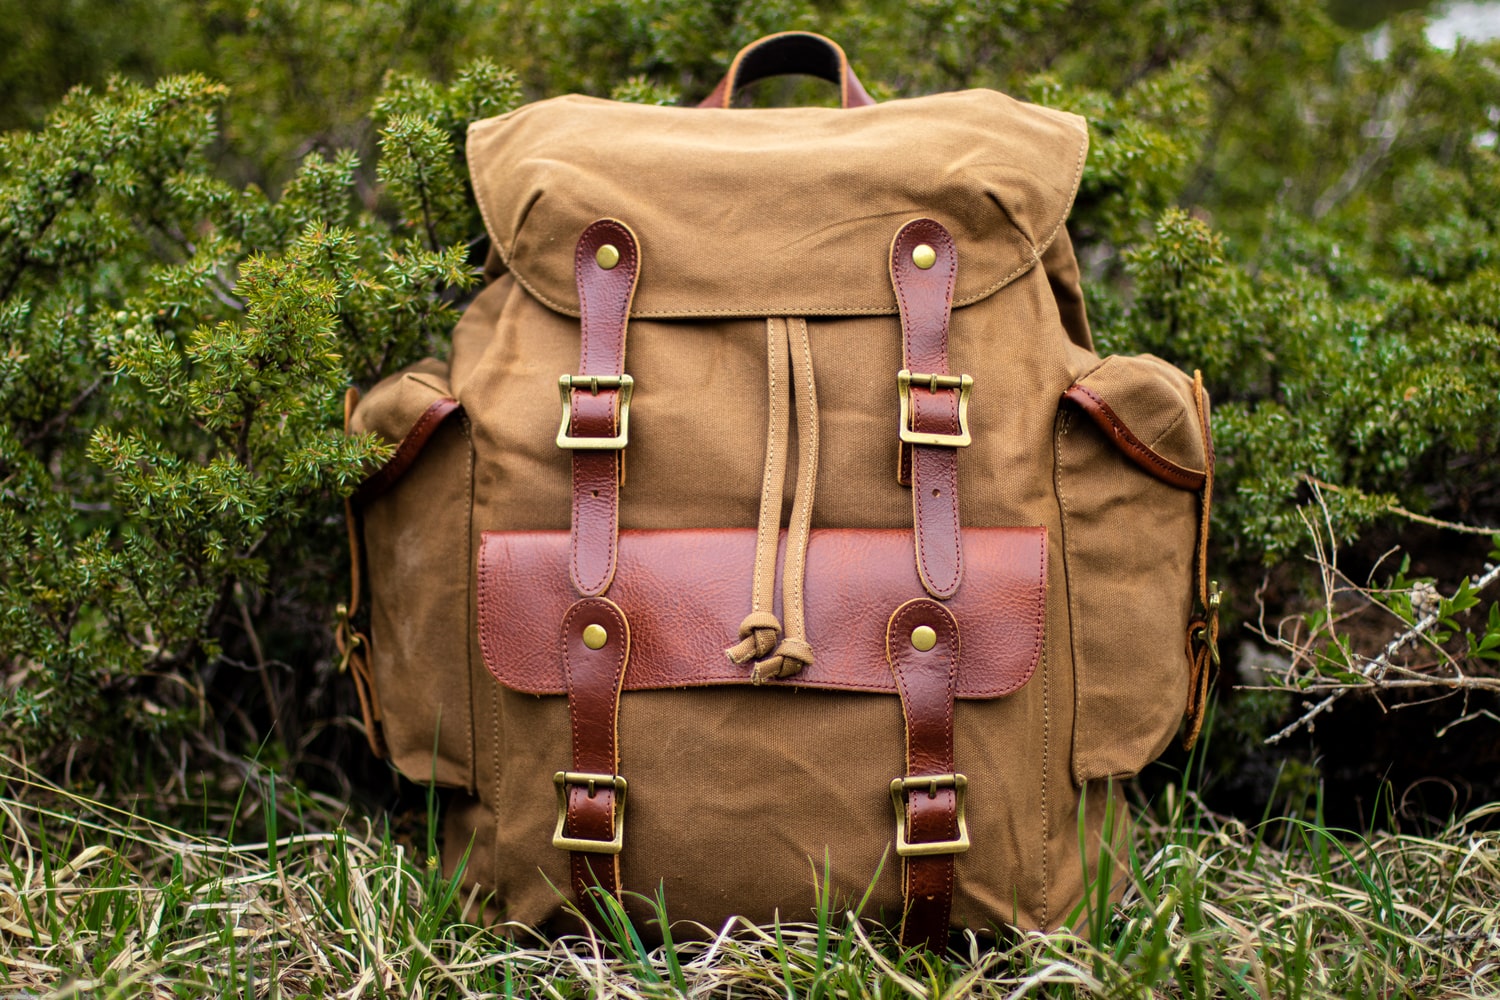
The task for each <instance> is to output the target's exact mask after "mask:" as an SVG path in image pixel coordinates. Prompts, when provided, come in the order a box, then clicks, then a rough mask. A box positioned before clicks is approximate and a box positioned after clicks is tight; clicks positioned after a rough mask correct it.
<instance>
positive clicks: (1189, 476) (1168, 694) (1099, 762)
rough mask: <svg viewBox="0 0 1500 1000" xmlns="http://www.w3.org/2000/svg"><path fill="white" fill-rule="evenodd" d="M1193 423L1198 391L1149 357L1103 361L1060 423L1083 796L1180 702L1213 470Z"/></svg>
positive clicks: (1163, 724)
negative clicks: (1086, 785)
mask: <svg viewBox="0 0 1500 1000" xmlns="http://www.w3.org/2000/svg"><path fill="white" fill-rule="evenodd" d="M1203 412H1204V413H1205V414H1206V413H1207V408H1206V403H1205V407H1204V409H1203ZM1198 413H1199V408H1198V406H1197V404H1196V401H1195V397H1194V385H1193V380H1192V379H1191V378H1189V377H1188V376H1187V375H1185V374H1183V373H1182V372H1181V371H1179V370H1178V369H1177V368H1175V367H1173V366H1172V365H1170V364H1167V363H1166V362H1165V361H1162V360H1161V359H1159V358H1155V357H1152V356H1150V355H1143V356H1139V357H1123V356H1112V357H1109V358H1106V359H1105V360H1104V361H1103V362H1102V363H1101V364H1100V365H1099V366H1098V367H1096V368H1094V369H1093V370H1092V371H1090V372H1089V373H1088V374H1087V375H1085V376H1084V377H1083V378H1081V379H1079V380H1078V381H1077V382H1076V383H1074V385H1073V386H1072V387H1071V388H1069V390H1068V391H1067V392H1066V393H1065V394H1064V396H1063V402H1062V405H1061V407H1060V409H1059V411H1058V416H1057V431H1056V463H1057V464H1056V477H1057V483H1056V485H1057V496H1058V504H1059V507H1060V508H1061V514H1062V529H1063V530H1062V535H1063V538H1062V547H1063V558H1064V565H1065V567H1066V572H1067V586H1068V609H1069V617H1070V619H1071V626H1072V635H1071V638H1072V648H1073V668H1074V681H1075V699H1076V703H1075V714H1074V720H1073V776H1074V778H1075V780H1077V781H1078V782H1079V783H1080V784H1082V783H1083V782H1085V781H1089V780H1092V779H1095V778H1105V777H1110V776H1127V775H1132V774H1135V773H1136V772H1137V771H1139V770H1140V769H1141V768H1143V767H1145V766H1146V764H1148V763H1150V762H1151V761H1152V760H1154V759H1155V758H1156V757H1157V755H1158V754H1160V753H1161V752H1162V750H1164V749H1165V748H1166V746H1167V743H1168V742H1170V740H1171V738H1172V735H1173V733H1174V732H1176V730H1177V726H1178V723H1179V722H1180V721H1181V719H1182V716H1183V710H1184V708H1185V706H1186V704H1187V699H1188V688H1189V677H1190V673H1191V667H1190V661H1189V657H1188V653H1187V633H1188V629H1189V616H1190V615H1191V614H1192V611H1193V601H1194V579H1193V576H1194V567H1195V558H1196V555H1197V548H1198V544H1199V531H1200V520H1201V517H1200V515H1201V510H1202V508H1201V507H1200V503H1201V499H1202V490H1203V486H1204V483H1205V479H1206V476H1207V472H1208V463H1209V462H1210V461H1211V458H1210V457H1209V456H1210V454H1211V452H1210V448H1209V446H1208V443H1207V435H1206V434H1205V431H1204V428H1203V426H1202V424H1201V423H1200V422H1199V417H1198Z"/></svg>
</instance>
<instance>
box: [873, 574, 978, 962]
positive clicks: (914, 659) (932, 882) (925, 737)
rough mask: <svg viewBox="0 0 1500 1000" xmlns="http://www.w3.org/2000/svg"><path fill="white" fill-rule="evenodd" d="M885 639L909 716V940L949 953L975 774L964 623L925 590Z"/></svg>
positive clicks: (903, 819)
mask: <svg viewBox="0 0 1500 1000" xmlns="http://www.w3.org/2000/svg"><path fill="white" fill-rule="evenodd" d="M885 644H886V659H887V660H888V661H889V662H890V665H891V672H892V673H893V674H894V675H895V677H896V689H897V691H898V692H899V694H900V695H901V713H902V716H903V717H904V718H905V720H906V775H905V776H904V777H900V778H896V779H895V780H893V781H892V782H891V805H892V806H893V807H894V809H895V812H896V854H897V855H898V856H899V857H900V858H901V860H902V897H903V899H904V912H903V914H902V920H901V945H902V947H904V948H910V947H914V946H916V945H925V946H926V947H927V949H928V950H929V951H932V952H933V953H934V954H939V955H941V954H942V953H943V952H944V951H945V950H946V946H947V942H948V920H949V917H950V914H951V911H952V908H953V868H954V855H956V854H962V853H963V852H964V851H967V850H968V849H969V828H968V823H967V821H966V820H965V818H964V802H965V799H966V797H967V791H968V784H969V782H968V779H967V778H966V777H965V776H964V775H962V774H959V773H958V772H957V771H955V770H954V767H953V700H954V697H955V695H956V693H957V691H958V654H959V637H958V623H957V622H956V621H955V620H954V618H953V615H952V613H951V612H949V610H948V609H947V608H946V607H944V606H943V605H942V604H940V603H938V602H937V601H934V600H932V599H930V598H926V597H919V598H917V599H916V600H912V601H907V602H906V603H905V604H903V605H901V606H900V607H899V608H897V609H896V613H895V614H893V615H891V620H890V623H889V624H888V625H887V626H886V633H885Z"/></svg>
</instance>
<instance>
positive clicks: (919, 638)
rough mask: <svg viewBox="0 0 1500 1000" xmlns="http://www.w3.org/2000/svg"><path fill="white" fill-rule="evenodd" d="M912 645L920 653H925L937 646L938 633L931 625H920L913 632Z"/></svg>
mask: <svg viewBox="0 0 1500 1000" xmlns="http://www.w3.org/2000/svg"><path fill="white" fill-rule="evenodd" d="M911 644H912V648H914V649H915V650H916V651H917V652H919V653H925V652H927V651H928V650H929V649H931V648H932V647H933V646H936V645H937V633H936V632H934V631H933V630H932V626H931V625H918V626H917V627H916V628H914V629H912V630H911Z"/></svg>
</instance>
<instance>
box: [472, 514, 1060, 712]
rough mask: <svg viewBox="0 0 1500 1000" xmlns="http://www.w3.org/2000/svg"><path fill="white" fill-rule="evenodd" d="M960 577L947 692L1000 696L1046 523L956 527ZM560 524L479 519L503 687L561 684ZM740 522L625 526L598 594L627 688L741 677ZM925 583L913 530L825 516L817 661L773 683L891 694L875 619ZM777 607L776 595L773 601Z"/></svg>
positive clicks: (1026, 674) (488, 618) (483, 635)
mask: <svg viewBox="0 0 1500 1000" xmlns="http://www.w3.org/2000/svg"><path fill="white" fill-rule="evenodd" d="M963 545H964V563H965V566H966V570H965V576H964V582H963V585H962V586H961V587H960V588H959V591H958V593H957V594H956V595H955V596H954V597H953V598H952V599H951V600H949V601H948V602H946V603H947V607H948V609H949V610H950V611H951V612H952V613H953V615H954V617H955V618H956V619H957V621H958V626H959V643H960V663H959V677H958V697H959V698H966V699H979V698H997V697H1000V696H1001V695H1006V694H1010V693H1011V692H1013V691H1016V690H1017V689H1019V688H1020V687H1021V686H1022V685H1024V684H1025V683H1026V682H1027V680H1028V679H1030V677H1031V675H1032V673H1033V671H1035V670H1036V666H1037V663H1038V661H1039V660H1040V658H1041V653H1042V622H1043V616H1044V613H1045V608H1046V597H1047V535H1046V529H1045V528H966V529H964V532H963ZM568 557H569V533H568V532H566V531H534V532H526V531H487V532H485V533H484V539H483V543H482V545H481V547H480V552H479V630H480V631H479V640H480V646H481V648H482V650H483V653H484V662H485V665H486V666H487V667H488V668H489V670H490V672H491V673H493V674H494V675H495V677H496V678H497V679H498V680H499V681H500V683H502V684H504V685H505V686H506V687H508V688H511V689H513V690H516V691H522V692H526V693H529V694H562V693H563V692H564V691H565V690H566V684H565V681H564V677H563V662H562V650H561V645H560V643H561V640H560V638H559V636H560V633H559V628H560V627H561V622H562V620H563V616H564V615H565V614H566V613H567V610H568V607H569V606H570V605H571V604H572V603H573V601H574V600H576V599H577V595H576V594H574V593H573V590H572V587H571V586H570V585H569V582H568ZM754 559H755V532H754V531H753V530H751V529H748V528H745V529H735V528H725V529H687V530H680V531H623V532H621V533H620V553H619V568H618V571H617V573H616V575H615V582H614V585H613V586H612V587H611V588H610V591H609V593H608V594H607V595H606V596H607V597H609V599H610V600H612V601H614V602H615V603H616V604H618V605H619V606H620V608H621V610H622V611H624V613H625V617H626V619H627V620H628V622H629V626H630V663H629V666H628V667H627V669H626V673H625V689H626V690H628V691H643V690H654V689H665V688H686V687H705V686H710V685H718V684H748V683H750V671H749V668H748V667H745V666H740V665H737V664H734V663H732V662H730V660H729V658H728V657H727V656H725V655H724V650H725V648H726V647H728V646H730V645H733V644H734V642H735V641H737V639H738V630H739V624H740V621H741V619H743V618H744V616H745V613H746V612H747V611H749V609H750V586H751V567H752V565H753V563H754ZM922 593H923V591H922V585H921V582H920V580H918V578H917V571H916V565H915V562H914V559H913V547H912V536H911V532H910V531H903V530H896V529H891V530H874V529H838V528H828V529H822V530H817V531H814V532H813V533H812V539H811V541H810V543H809V545H808V550H807V586H806V603H807V638H808V641H809V642H810V643H811V644H812V647H813V650H814V653H815V659H814V662H813V663H812V664H811V665H810V666H808V667H807V668H806V669H804V670H803V671H802V672H801V673H799V674H798V675H796V676H795V677H792V678H790V679H788V680H785V681H773V682H768V684H769V685H774V686H791V687H802V688H820V689H828V690H841V691H867V692H872V693H888V694H895V692H896V687H895V681H894V678H893V677H892V675H891V669H890V667H889V665H888V664H887V663H886V655H885V642H886V625H887V623H888V622H889V620H890V617H891V615H892V613H894V612H895V610H896V609H897V608H898V607H899V606H900V605H901V604H902V603H904V602H905V601H908V600H910V599H911V598H913V597H919V596H921V595H922ZM778 611H779V608H778Z"/></svg>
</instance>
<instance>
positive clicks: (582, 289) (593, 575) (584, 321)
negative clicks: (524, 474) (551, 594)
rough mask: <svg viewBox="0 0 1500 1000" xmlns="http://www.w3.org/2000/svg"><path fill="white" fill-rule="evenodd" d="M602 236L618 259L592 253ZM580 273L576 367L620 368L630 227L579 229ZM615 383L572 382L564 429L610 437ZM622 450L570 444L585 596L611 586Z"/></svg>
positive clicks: (629, 282)
mask: <svg viewBox="0 0 1500 1000" xmlns="http://www.w3.org/2000/svg"><path fill="white" fill-rule="evenodd" d="M606 243H608V244H612V245H613V246H614V247H615V249H617V250H619V251H620V261H619V263H618V264H616V265H615V266H614V267H613V268H610V269H609V270H605V269H604V268H602V267H600V266H599V262H598V261H597V260H596V259H595V256H594V255H595V254H596V253H597V252H598V250H599V248H600V247H601V246H604V245H605V244H606ZM573 269H574V273H575V274H576V276H577V280H578V303H579V328H580V330H581V331H582V341H583V343H582V347H581V349H580V352H579V361H578V372H579V374H580V375H620V374H623V373H624V371H625V330H626V327H627V325H628V320H629V318H630V301H631V299H632V298H634V297H635V284H636V278H637V277H638V275H639V274H640V254H639V252H638V250H637V247H636V241H635V234H633V233H632V232H631V231H630V230H629V228H627V227H626V226H625V225H624V224H623V223H620V222H616V221H615V220H614V219H601V220H599V221H598V222H596V223H594V224H593V225H591V226H589V227H588V228H587V229H585V230H584V231H583V235H582V236H581V237H579V240H578V249H577V251H576V253H575V255H574V258H573ZM619 396H620V393H619V390H617V389H600V390H599V391H598V392H597V393H595V392H591V391H590V390H588V389H577V388H575V389H574V390H573V392H572V419H571V421H570V422H569V427H568V433H570V434H572V435H573V436H574V437H614V436H615V434H617V433H618V432H619V422H620V414H619V409H620V407H619ZM622 458H623V456H622V454H621V453H620V452H619V451H586V450H581V449H575V450H574V451H573V558H572V560H571V564H570V566H569V575H570V577H571V579H572V581H573V586H574V587H576V588H577V590H578V592H579V593H580V594H583V595H584V596H585V597H592V596H597V595H599V594H602V593H604V592H605V591H607V590H608V589H609V585H610V582H611V580H613V579H614V575H615V559H616V536H617V535H618V533H619V526H620V462H621V461H622Z"/></svg>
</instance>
